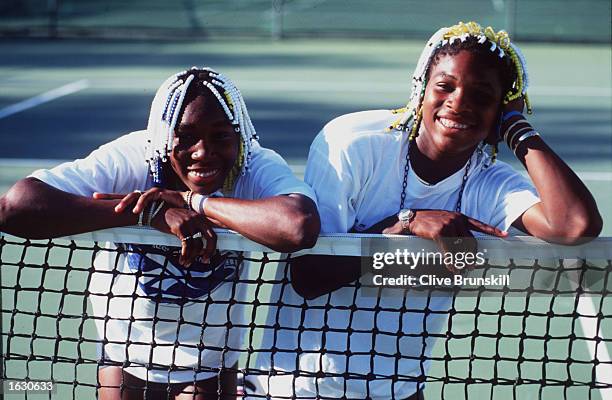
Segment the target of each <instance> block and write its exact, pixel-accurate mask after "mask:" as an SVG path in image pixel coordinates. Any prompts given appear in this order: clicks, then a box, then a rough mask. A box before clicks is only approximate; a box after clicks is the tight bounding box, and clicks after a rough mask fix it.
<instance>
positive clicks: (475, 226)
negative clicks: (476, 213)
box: [466, 217, 508, 238]
mask: <svg viewBox="0 0 612 400" xmlns="http://www.w3.org/2000/svg"><path fill="white" fill-rule="evenodd" d="M466 218H467V228H468V229H469V230H471V231H478V232H482V233H486V234H487V235H491V236H497V237H501V238H503V237H506V236H508V232H506V231H502V230H501V229H498V228H496V227H494V226H491V225H488V224H485V223H484V222H481V221H478V220H477V219H474V218H470V217H466Z"/></svg>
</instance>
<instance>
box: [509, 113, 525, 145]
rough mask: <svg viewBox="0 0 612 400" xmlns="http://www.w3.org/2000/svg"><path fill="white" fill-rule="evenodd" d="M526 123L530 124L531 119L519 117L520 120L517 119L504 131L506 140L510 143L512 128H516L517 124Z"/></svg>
mask: <svg viewBox="0 0 612 400" xmlns="http://www.w3.org/2000/svg"><path fill="white" fill-rule="evenodd" d="M523 122H524V123H526V124H529V121H527V120H526V119H524V118H523V119H519V120H518V121H515V122H514V123H513V124H512V125H510V126H509V127H508V128H507V129H506V130H505V131H504V142H506V143H508V134H509V133H510V131H511V130H512V128H514V127H515V126H517V125H518V124H522V123H523Z"/></svg>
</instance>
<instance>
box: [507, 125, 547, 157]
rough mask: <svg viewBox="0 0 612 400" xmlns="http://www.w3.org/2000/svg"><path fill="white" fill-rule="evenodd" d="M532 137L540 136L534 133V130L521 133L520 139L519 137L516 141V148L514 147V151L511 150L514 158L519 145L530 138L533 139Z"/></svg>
mask: <svg viewBox="0 0 612 400" xmlns="http://www.w3.org/2000/svg"><path fill="white" fill-rule="evenodd" d="M534 136H540V134H539V133H538V132H537V131H534V130H531V131H529V132H526V133H523V134H522V135H521V137H519V138H518V140H517V141H516V146H514V149H513V150H512V152H513V153H514V155H515V156H516V149H518V147H519V145H520V144H521V143H522V142H524V141H525V140H526V139H529V138H530V137H534Z"/></svg>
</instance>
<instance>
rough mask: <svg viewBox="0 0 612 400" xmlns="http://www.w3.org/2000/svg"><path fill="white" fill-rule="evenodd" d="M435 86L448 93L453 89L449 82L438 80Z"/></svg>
mask: <svg viewBox="0 0 612 400" xmlns="http://www.w3.org/2000/svg"><path fill="white" fill-rule="evenodd" d="M436 88H437V89H438V90H441V91H443V92H447V93H450V92H452V91H453V87H452V85H450V84H448V83H446V82H440V83H438V84H436Z"/></svg>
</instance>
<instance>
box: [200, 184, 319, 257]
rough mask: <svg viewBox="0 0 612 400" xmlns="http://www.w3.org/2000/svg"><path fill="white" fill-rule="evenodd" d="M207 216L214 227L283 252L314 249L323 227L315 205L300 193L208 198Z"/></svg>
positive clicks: (205, 210)
mask: <svg viewBox="0 0 612 400" xmlns="http://www.w3.org/2000/svg"><path fill="white" fill-rule="evenodd" d="M204 214H205V215H206V218H208V219H209V220H210V221H212V222H213V223H214V224H215V225H217V226H220V227H223V228H228V229H232V230H234V231H236V232H239V233H240V234H242V235H244V236H246V237H247V238H249V239H251V240H253V241H256V242H258V243H261V244H263V245H265V246H267V247H269V248H271V249H273V250H276V251H280V252H292V251H297V250H300V249H304V248H310V247H312V246H314V245H315V243H316V241H317V237H318V235H319V230H320V226H321V223H320V220H319V213H318V212H317V208H316V206H315V204H314V202H313V201H312V200H310V199H309V198H308V197H306V196H304V195H301V194H289V195H286V196H274V197H268V198H264V199H259V200H242V199H230V198H209V199H208V200H207V201H206V205H205V207H204Z"/></svg>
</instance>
